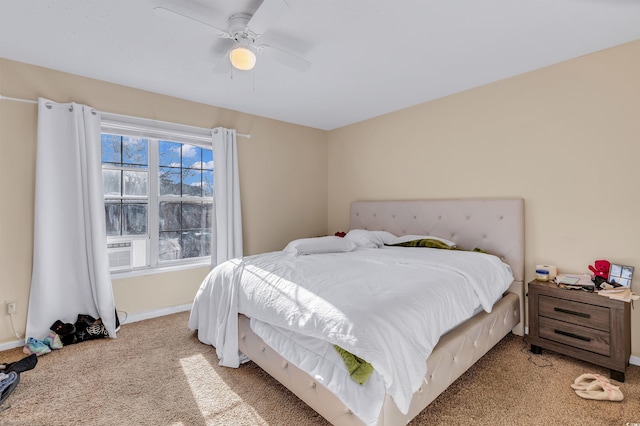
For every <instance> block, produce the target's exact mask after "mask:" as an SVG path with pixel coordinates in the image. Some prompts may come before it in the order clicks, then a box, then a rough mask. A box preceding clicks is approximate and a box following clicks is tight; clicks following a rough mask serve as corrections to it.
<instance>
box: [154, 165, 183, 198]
mask: <svg viewBox="0 0 640 426" xmlns="http://www.w3.org/2000/svg"><path fill="white" fill-rule="evenodd" d="M180 170H181V169H177V168H173V167H160V171H159V173H160V174H159V187H160V195H180V194H181V192H180V191H181V188H182V187H181V184H180V180H181V174H180Z"/></svg>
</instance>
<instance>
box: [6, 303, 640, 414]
mask: <svg viewBox="0 0 640 426" xmlns="http://www.w3.org/2000/svg"><path fill="white" fill-rule="evenodd" d="M187 320H188V313H187V312H185V313H179V314H174V315H169V316H166V317H161V318H155V319H151V320H147V321H141V322H137V323H132V324H124V325H123V326H122V329H121V330H120V332H119V333H118V338H117V339H104V340H94V341H89V342H84V343H80V344H77V345H70V346H66V347H64V348H63V349H61V350H58V351H54V352H52V353H50V354H47V355H44V356H42V357H40V358H39V360H38V365H37V366H36V367H35V369H33V370H31V371H27V372H25V373H23V374H22V380H21V382H20V384H19V385H18V387H17V388H16V390H15V391H14V393H13V394H12V395H11V396H10V397H9V398H8V399H7V401H5V403H4V404H3V407H7V406H9V405H10V406H11V408H9V409H8V410H6V411H4V412H1V413H0V425H43V426H44V425H47V426H49V425H154V426H155V425H225V426H226V425H231V426H236V425H296V426H297V425H327V424H328V423H327V422H326V421H325V420H324V419H323V418H322V417H320V416H319V415H317V414H316V413H315V412H314V411H313V410H311V409H310V408H308V407H307V406H306V405H305V404H304V403H303V402H301V401H300V400H299V399H298V398H297V397H295V396H294V395H293V394H291V393H290V392H289V391H288V390H287V389H286V388H284V387H283V386H281V385H280V384H278V383H277V382H276V381H275V380H273V379H272V378H271V377H269V376H268V375H267V374H265V373H264V372H263V371H262V370H261V369H260V368H259V367H257V366H256V365H255V364H253V363H248V364H245V365H243V366H241V367H240V368H238V369H228V368H224V367H220V366H218V363H217V358H216V355H215V349H214V348H212V347H211V346H207V345H204V344H202V343H200V342H199V341H198V339H197V338H196V336H195V333H194V332H192V331H190V330H189V329H188V328H187ZM23 356H24V355H23V354H22V352H21V350H20V349H13V350H10V351H4V352H0V362H11V361H16V360H18V359H20V358H22V357H23ZM587 372H594V373H600V374H606V375H608V371H607V370H606V369H603V368H600V367H596V366H594V365H592V364H588V363H584V362H581V361H577V360H574V359H572V358H569V357H564V356H561V355H558V354H555V353H552V352H547V351H543V353H542V355H533V354H531V353H530V352H529V351H528V346H526V344H525V343H524V342H523V340H522V338H520V337H517V336H511V335H510V336H508V337H506V338H505V339H504V340H503V341H502V342H500V343H499V344H498V345H497V346H496V347H495V348H494V349H493V350H492V351H490V352H489V353H488V354H487V355H485V356H484V357H483V358H482V359H481V360H480V361H479V362H478V364H476V365H475V366H474V367H472V368H471V370H469V371H468V372H467V373H465V374H464V375H463V376H461V377H460V378H459V379H458V380H457V381H456V382H455V383H454V384H453V385H452V386H451V387H449V389H447V390H446V391H445V392H444V393H443V394H442V395H440V396H439V397H438V398H437V399H436V400H435V401H434V402H433V403H432V404H431V405H430V406H429V407H427V409H426V410H424V411H423V412H422V413H421V414H420V415H419V416H418V417H417V418H416V419H415V420H414V421H413V422H412V423H411V425H413V426H415V425H469V424H478V425H621V426H624V425H625V424H626V423H627V422H630V423H631V422H637V423H640V367H637V366H630V367H629V368H628V369H627V379H626V381H625V383H621V384H620V389H621V390H622V392H623V393H624V395H625V400H624V401H623V402H609V401H593V400H585V399H582V398H580V397H578V396H576V395H575V393H574V392H573V390H572V389H571V387H570V386H569V385H570V384H571V383H572V382H573V380H574V379H575V378H576V377H577V376H579V375H580V374H582V373H587ZM616 384H617V383H616Z"/></svg>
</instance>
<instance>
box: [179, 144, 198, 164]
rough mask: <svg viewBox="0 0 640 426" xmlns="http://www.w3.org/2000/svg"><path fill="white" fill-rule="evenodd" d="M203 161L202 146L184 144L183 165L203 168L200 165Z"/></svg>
mask: <svg viewBox="0 0 640 426" xmlns="http://www.w3.org/2000/svg"><path fill="white" fill-rule="evenodd" d="M201 161H202V148H198V147H197V146H194V145H187V144H184V145H182V167H184V168H189V167H191V168H194V169H199V168H202V167H201V166H200V164H201Z"/></svg>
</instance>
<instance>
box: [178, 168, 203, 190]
mask: <svg viewBox="0 0 640 426" xmlns="http://www.w3.org/2000/svg"><path fill="white" fill-rule="evenodd" d="M182 195H191V196H194V197H202V172H201V171H200V170H194V169H182Z"/></svg>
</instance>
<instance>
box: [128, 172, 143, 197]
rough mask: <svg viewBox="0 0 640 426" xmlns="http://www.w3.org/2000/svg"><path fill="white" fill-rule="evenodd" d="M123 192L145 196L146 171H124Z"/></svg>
mask: <svg viewBox="0 0 640 426" xmlns="http://www.w3.org/2000/svg"><path fill="white" fill-rule="evenodd" d="M123 174H124V194H123V195H133V196H139V197H146V196H147V172H131V171H124V172H123Z"/></svg>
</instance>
